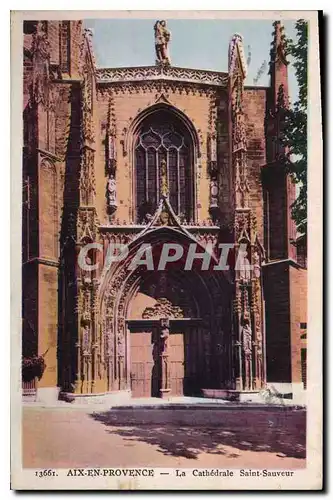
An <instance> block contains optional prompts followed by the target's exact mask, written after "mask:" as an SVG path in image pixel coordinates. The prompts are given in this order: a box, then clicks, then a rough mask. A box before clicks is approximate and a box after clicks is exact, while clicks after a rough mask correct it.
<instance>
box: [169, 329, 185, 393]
mask: <svg viewBox="0 0 333 500" xmlns="http://www.w3.org/2000/svg"><path fill="white" fill-rule="evenodd" d="M169 363H170V388H171V392H170V396H182V395H183V394H184V376H185V360H184V334H183V333H182V332H171V334H170V337H169Z"/></svg>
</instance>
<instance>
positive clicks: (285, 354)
mask: <svg viewBox="0 0 333 500" xmlns="http://www.w3.org/2000/svg"><path fill="white" fill-rule="evenodd" d="M152 28H153V25H152ZM154 32H155V46H156V61H154V64H153V65H152V66H145V67H122V68H98V67H97V66H96V63H95V59H94V53H93V41H92V35H91V33H90V32H89V31H88V30H85V29H84V27H83V23H82V22H81V21H45V22H30V21H29V22H25V23H24V71H23V76H24V84H23V91H24V110H23V127H24V145H23V213H22V221H23V223H22V239H23V248H22V276H23V298H22V318H23V322H22V325H23V329H22V346H23V356H24V357H25V358H29V357H33V356H36V355H39V356H41V355H42V356H43V358H44V359H45V364H46V368H45V371H44V373H43V376H42V377H41V379H40V380H39V381H37V382H36V388H37V397H38V398H39V399H41V400H43V399H46V398H49V397H51V398H52V397H58V394H59V392H60V394H61V395H63V397H68V395H71V398H80V397H81V398H82V397H85V396H87V397H88V396H89V397H90V396H96V395H109V396H110V397H120V396H124V397H129V396H132V397H162V398H163V397H170V396H180V395H185V396H186V395H189V396H193V395H195V396H202V395H204V396H211V397H226V398H236V399H237V398H242V397H249V398H251V397H254V396H255V395H257V394H259V393H260V392H261V391H262V390H263V389H265V388H266V387H267V386H272V387H274V388H275V390H276V391H277V392H278V393H280V394H296V393H297V392H298V391H302V390H303V388H304V385H305V375H304V373H305V361H304V360H305V359H306V269H305V258H304V249H303V251H300V252H299V255H298V249H299V248H298V247H297V245H295V240H296V236H297V235H296V229H295V225H294V222H293V221H292V219H291V214H290V206H291V204H292V202H293V201H294V199H295V185H294V184H293V183H292V181H291V179H290V177H289V176H288V173H287V171H286V168H285V163H284V155H285V151H284V148H283V147H282V146H281V142H280V140H279V138H280V134H281V130H283V116H284V109H285V106H286V105H287V102H288V76H287V66H288V62H287V60H286V56H285V51H284V46H283V36H282V35H283V28H282V26H281V25H280V23H279V22H276V23H274V39H273V41H272V46H271V48H269V47H267V51H268V52H269V50H271V52H270V86H268V87H258V86H252V87H251V86H246V85H245V84H244V81H245V78H246V71H247V70H246V62H245V58H244V52H243V40H242V37H241V36H240V35H234V36H233V37H232V38H231V41H230V45H229V49H228V48H226V50H228V68H226V71H225V72H217V71H206V70H201V69H191V68H180V67H174V66H172V61H171V60H170V57H169V54H168V43H169V40H170V33H169V32H168V29H167V26H166V23H165V22H164V21H158V22H157V23H156V24H155V26H154ZM154 32H153V29H152V38H153V34H154ZM194 244H195V246H196V254H195V255H192V257H193V258H192V261H193V265H191V266H186V263H185V264H184V258H180V259H179V260H178V262H176V261H175V260H176V259H174V262H173V259H172V253H168V254H167V255H168V256H169V263H168V265H165V266H162V267H163V268H159V269H158V268H157V266H154V268H151V267H150V266H148V265H142V264H141V265H137V266H133V258H137V254H138V250H140V252H141V256H142V255H143V253H144V252H143V251H142V249H144V250H147V249H148V251H149V252H151V259H152V261H153V263H155V261H158V260H159V259H160V257H161V254H162V253H163V252H164V251H165V248H167V249H168V250H167V251H169V250H170V249H172V248H174V249H175V248H178V247H177V245H178V246H179V247H181V248H182V249H183V250H182V252H184V255H186V254H187V259H188V252H190V249H191V248H192V249H193V248H194V247H193V245H194ZM223 245H224V246H226V245H228V247H230V251H231V255H233V256H234V257H235V255H236V254H237V252H238V250H239V248H240V247H242V248H245V249H246V261H247V262H248V263H249V264H250V266H249V270H248V271H246V272H244V271H243V270H242V269H241V270H237V269H236V268H235V266H233V265H230V266H229V269H227V268H226V269H221V266H219V262H220V257H221V248H222V246H223ZM123 246H126V249H127V250H126V258H111V261H110V248H112V249H114V248H122V247H123ZM208 247H209V255H210V260H211V262H210V264H209V265H207V266H206V267H207V269H204V268H203V266H201V265H196V263H197V262H199V263H200V259H201V257H200V255H199V257H198V255H197V254H200V253H204V252H205V251H206V249H207V248H208ZM301 250H302V248H301ZM82 255H84V262H85V264H86V265H85V266H82V265H80V257H82ZM112 255H113V254H112ZM146 257H147V255H146ZM201 260H202V259H201ZM229 260H230V262H231V261H232V260H233V258H231V259H229ZM226 267H227V266H226ZM214 268H215V269H214ZM216 268H217V269H216Z"/></svg>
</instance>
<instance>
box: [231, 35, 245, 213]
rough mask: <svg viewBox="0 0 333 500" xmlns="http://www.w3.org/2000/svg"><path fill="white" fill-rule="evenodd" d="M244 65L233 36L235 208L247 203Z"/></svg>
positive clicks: (238, 42) (239, 44)
mask: <svg viewBox="0 0 333 500" xmlns="http://www.w3.org/2000/svg"><path fill="white" fill-rule="evenodd" d="M245 77H246V63H245V59H244V50H243V39H242V37H241V35H238V34H236V35H234V37H233V38H232V40H231V42H230V45H229V86H230V97H231V110H232V163H233V167H234V172H235V190H236V207H245V206H247V203H248V194H249V185H248V180H247V160H246V147H247V145H246V129H245V116H244V111H243V93H244V80H245Z"/></svg>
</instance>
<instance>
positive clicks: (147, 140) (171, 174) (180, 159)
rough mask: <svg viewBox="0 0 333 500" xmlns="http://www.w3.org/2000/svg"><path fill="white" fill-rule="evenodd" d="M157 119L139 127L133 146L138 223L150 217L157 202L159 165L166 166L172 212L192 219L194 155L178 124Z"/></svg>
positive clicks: (189, 141)
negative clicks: (164, 164)
mask: <svg viewBox="0 0 333 500" xmlns="http://www.w3.org/2000/svg"><path fill="white" fill-rule="evenodd" d="M165 118H166V117H163V115H162V116H159V120H155V121H152V120H150V121H148V122H147V123H146V124H144V125H143V127H141V129H140V132H139V134H138V137H137V141H136V146H135V168H136V208H137V210H136V213H137V218H138V221H139V222H142V221H143V220H144V219H145V217H146V216H147V214H151V215H152V214H153V213H154V212H155V210H156V207H157V204H158V202H159V200H160V188H161V175H160V173H161V162H162V160H163V159H164V160H165V161H166V164H167V173H168V190H169V200H170V203H171V206H172V208H173V210H174V211H175V213H176V214H177V215H179V216H181V217H185V218H186V219H187V220H190V219H191V218H192V216H193V212H192V211H193V207H192V206H193V201H192V200H193V187H192V184H193V175H192V164H193V159H192V158H193V152H192V148H191V139H190V136H189V134H188V132H187V130H186V129H185V127H182V125H181V124H179V123H177V122H175V121H172V120H170V117H168V119H165Z"/></svg>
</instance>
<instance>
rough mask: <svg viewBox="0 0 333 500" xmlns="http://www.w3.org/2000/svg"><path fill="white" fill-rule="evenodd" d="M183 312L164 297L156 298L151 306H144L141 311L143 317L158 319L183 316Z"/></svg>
mask: <svg viewBox="0 0 333 500" xmlns="http://www.w3.org/2000/svg"><path fill="white" fill-rule="evenodd" d="M183 317H184V313H183V311H182V309H181V308H180V307H178V306H174V305H173V304H171V302H170V301H169V300H168V299H166V298H160V299H158V300H157V302H156V304H155V305H154V306H153V307H146V309H145V310H144V311H143V314H142V318H143V319H152V318H154V319H160V318H183Z"/></svg>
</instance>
